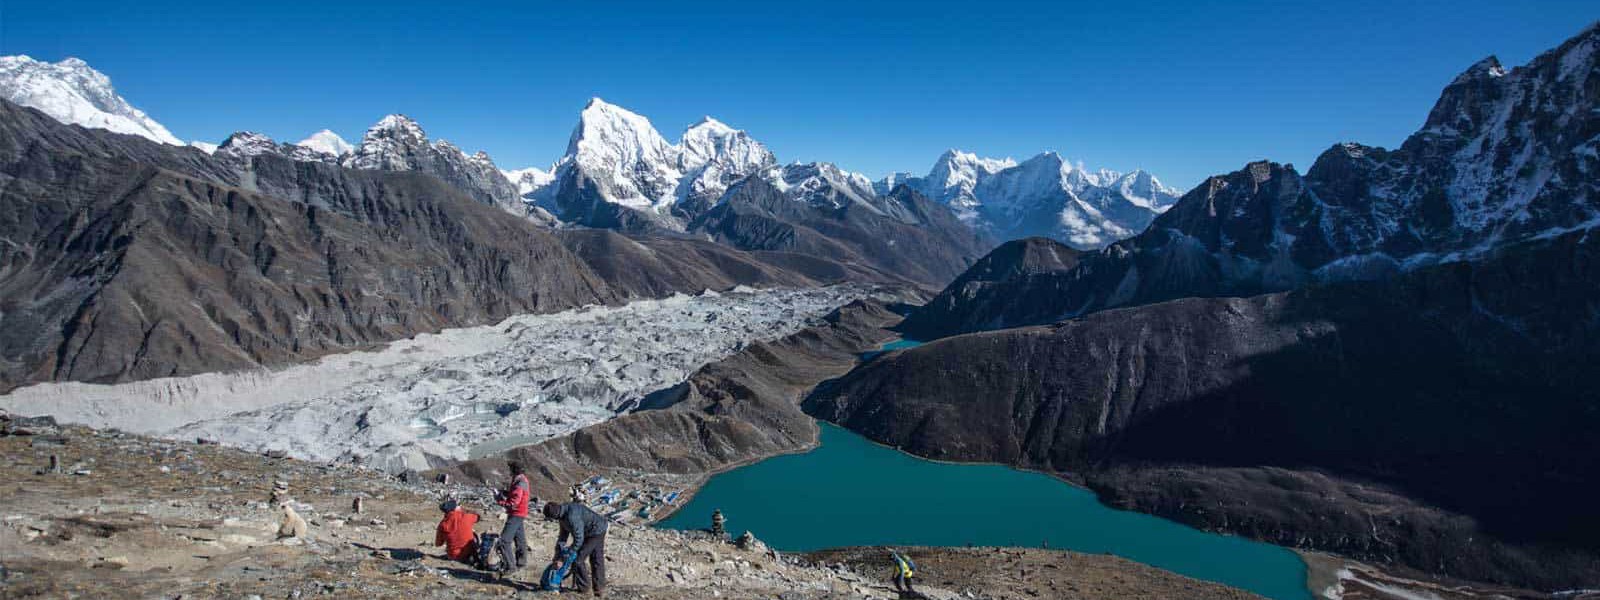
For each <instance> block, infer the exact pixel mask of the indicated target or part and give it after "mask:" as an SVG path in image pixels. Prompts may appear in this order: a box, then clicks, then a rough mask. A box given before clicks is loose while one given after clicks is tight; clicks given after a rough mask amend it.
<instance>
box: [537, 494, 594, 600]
mask: <svg viewBox="0 0 1600 600" xmlns="http://www.w3.org/2000/svg"><path fill="white" fill-rule="evenodd" d="M544 518H546V519H549V520H551V521H557V522H559V523H561V534H560V535H557V536H556V552H557V553H560V552H561V546H562V545H564V544H566V543H567V538H568V537H571V538H572V547H573V548H577V549H578V555H577V556H576V557H574V558H573V559H572V573H573V575H574V576H575V577H576V578H577V585H578V592H579V593H584V592H588V591H593V592H594V595H595V596H601V595H604V594H605V589H606V529H607V528H609V526H610V522H609V521H607V520H606V518H605V517H602V516H600V514H599V513H596V512H594V511H592V510H589V507H587V506H584V505H583V504H581V503H578V502H568V503H566V504H556V503H554V502H551V503H549V504H546V505H544ZM585 561H588V563H589V564H588V565H585V564H584V562H585ZM585 567H588V568H585ZM591 570H592V571H593V573H594V575H593V577H594V578H593V579H590V571H591Z"/></svg>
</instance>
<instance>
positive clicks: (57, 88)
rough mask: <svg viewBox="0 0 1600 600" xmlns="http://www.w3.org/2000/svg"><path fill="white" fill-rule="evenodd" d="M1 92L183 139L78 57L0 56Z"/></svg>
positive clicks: (114, 126)
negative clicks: (57, 59) (49, 59)
mask: <svg viewBox="0 0 1600 600" xmlns="http://www.w3.org/2000/svg"><path fill="white" fill-rule="evenodd" d="M0 97H4V98H5V99H7V100H10V101H12V102H15V103H17V104H20V105H22V106H28V107H32V108H35V109H38V110H40V111H42V112H44V113H45V114H47V115H50V117H51V118H54V119H55V120H57V121H61V122H62V123H69V124H72V125H81V126H84V127H93V128H98V129H105V130H108V131H113V132H116V133H126V134H131V135H137V136H140V137H143V138H146V139H150V140H154V141H157V142H161V143H163V144H172V145H174V146H182V145H184V143H183V141H182V140H179V139H178V138H177V136H174V135H172V132H169V131H167V128H166V127H163V126H162V125H161V124H160V123H157V122H156V121H155V119H151V118H150V117H149V115H146V114H144V111H141V110H139V109H137V108H134V107H133V106H132V105H130V104H128V101H127V100H124V99H123V98H122V97H121V96H118V95H117V92H116V89H114V88H112V87H111V78H109V77H106V76H105V74H103V73H101V72H99V71H96V70H94V69H93V68H91V67H89V64H88V63H85V62H83V61H82V60H79V59H77V58H67V59H65V60H62V61H61V62H58V63H48V62H44V61H38V60H34V59H32V58H30V57H28V56H23V55H18V56H3V57H0Z"/></svg>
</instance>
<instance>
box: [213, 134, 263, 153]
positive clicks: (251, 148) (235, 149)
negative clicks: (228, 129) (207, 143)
mask: <svg viewBox="0 0 1600 600" xmlns="http://www.w3.org/2000/svg"><path fill="white" fill-rule="evenodd" d="M277 153H278V143H277V142H275V141H273V140H272V138H270V137H267V136H266V135H264V134H260V133H256V132H254V131H238V132H234V134H233V135H230V136H228V139H226V140H223V141H222V144H220V145H218V146H217V150H216V152H215V154H217V155H219V156H233V157H238V158H248V157H251V156H260V155H262V154H277Z"/></svg>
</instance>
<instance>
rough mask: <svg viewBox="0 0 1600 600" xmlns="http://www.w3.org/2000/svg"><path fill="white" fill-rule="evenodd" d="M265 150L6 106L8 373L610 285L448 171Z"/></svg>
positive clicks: (153, 357) (315, 345) (372, 324)
mask: <svg viewBox="0 0 1600 600" xmlns="http://www.w3.org/2000/svg"><path fill="white" fill-rule="evenodd" d="M254 161H255V162H254V165H255V166H254V168H253V169H252V170H251V171H250V172H249V174H250V176H251V180H250V181H243V180H240V179H239V175H238V174H237V173H235V172H233V171H231V170H230V169H228V168H227V166H226V165H225V164H223V163H220V162H219V161H215V160H213V159H211V158H210V157H207V156H205V155H204V154H202V153H200V152H198V151H195V150H192V149H186V148H173V147H164V146H161V145H159V144H155V143H151V142H148V141H144V140H139V139H135V138H130V137H127V136H118V135H114V134H109V133H105V132H100V131H91V130H84V129H81V128H77V127H71V126H67V125H62V124H60V123H57V122H55V121H53V120H51V119H49V118H48V117H45V116H43V115H42V114H40V113H37V112H35V111H32V110H29V109H23V108H19V107H17V106H15V105H11V104H3V105H0V181H3V182H4V183H3V185H0V195H3V196H4V200H3V202H0V206H3V207H4V208H3V209H0V231H3V232H4V234H5V239H6V242H7V243H6V244H4V250H3V251H0V299H3V303H4V308H3V310H0V324H3V326H0V331H3V332H4V333H3V334H0V353H3V354H0V355H3V357H4V363H3V367H4V368H3V369H0V388H5V389H9V388H11V387H14V386H16V385H18V384H22V383H28V382H33V381H45V380H77V381H119V380H128V379H142V378H149V377H159V376H167V375H183V374H190V373H197V372H202V371H210V370H219V369H230V368H239V367H246V366H253V365H258V364H276V363H283V362H287V361H291V360H295V359H301V358H305V357H310V356H315V355H318V354H323V353H327V352H335V351H340V350H348V349H352V348H357V347H361V346H364V345H367V344H372V343H376V342H382V341H387V340H392V339H396V338H399V337H405V336H409V335H411V334H414V333H416V332H419V331H431V330H436V329H439V328H442V327H446V326H454V325H463V324H472V323H482V322H487V321H491V320H494V319H498V318H501V317H504V316H508V315H510V314H514V313H520V312H541V311H551V310H558V309H564V308H568V307H572V306H577V305H581V304H587V303H596V302H612V301H615V299H616V294H615V293H614V292H613V291H612V290H611V289H610V288H608V287H607V285H606V283H605V282H604V281H602V280H601V279H600V278H599V277H596V276H595V275H594V274H593V273H592V272H590V271H589V269H588V268H587V267H586V266H585V265H584V264H583V262H582V261H580V260H578V259H577V258H576V257H575V256H573V255H572V254H571V253H570V252H567V251H566V249H565V248H563V247H562V246H561V244H560V243H559V241H558V240H556V239H555V238H554V237H552V236H551V235H549V234H548V233H546V232H544V231H541V230H538V229H537V228H535V227H534V226H533V225H531V224H530V223H527V222H525V221H524V220H522V219H519V218H516V217H512V216H510V215H506V214H505V213H503V212H501V211H499V210H497V209H493V208H491V207H488V206H486V205H483V204H480V203H477V202H474V201H471V200H470V199H467V198H466V197H465V196H463V195H462V194H461V193H460V192H458V191H456V190H454V189H453V188H451V187H449V186H446V185H444V184H443V183H441V182H440V181H438V180H437V179H434V178H431V177H426V176H422V175H419V174H413V173H376V172H363V171H352V170H345V169H340V168H338V167H335V166H332V165H327V164H321V163H297V162H293V161H289V160H287V159H284V158H282V157H278V156H259V157H256V158H255V159H254ZM236 185H249V186H251V187H255V188H257V189H270V190H273V191H274V192H276V193H278V194H281V195H282V197H281V198H280V197H274V196H268V195H264V194H262V193H257V192H252V191H246V190H245V189H241V187H236ZM282 198H291V199H292V200H285V199H282Z"/></svg>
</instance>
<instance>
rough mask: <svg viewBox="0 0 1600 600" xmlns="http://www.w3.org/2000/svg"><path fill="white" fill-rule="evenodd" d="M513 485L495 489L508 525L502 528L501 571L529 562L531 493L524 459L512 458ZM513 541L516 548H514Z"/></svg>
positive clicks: (496, 497)
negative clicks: (526, 525)
mask: <svg viewBox="0 0 1600 600" xmlns="http://www.w3.org/2000/svg"><path fill="white" fill-rule="evenodd" d="M508 466H509V467H511V485H509V486H507V487H506V489H505V490H502V491H499V492H496V493H495V502H496V503H498V504H499V505H500V506H503V507H505V509H506V525H505V528H504V529H501V530H500V542H499V543H500V573H501V574H506V573H510V572H512V571H515V570H517V569H520V568H522V567H523V566H524V565H526V564H527V562H528V535H527V533H526V532H525V531H524V528H523V521H526V520H527V519H528V498H529V497H530V496H531V495H532V492H531V487H530V486H529V485H528V476H527V475H526V474H524V472H523V469H522V463H519V462H513V463H510V464H509V465H508ZM513 544H514V545H515V549H513Z"/></svg>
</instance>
